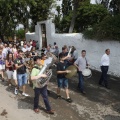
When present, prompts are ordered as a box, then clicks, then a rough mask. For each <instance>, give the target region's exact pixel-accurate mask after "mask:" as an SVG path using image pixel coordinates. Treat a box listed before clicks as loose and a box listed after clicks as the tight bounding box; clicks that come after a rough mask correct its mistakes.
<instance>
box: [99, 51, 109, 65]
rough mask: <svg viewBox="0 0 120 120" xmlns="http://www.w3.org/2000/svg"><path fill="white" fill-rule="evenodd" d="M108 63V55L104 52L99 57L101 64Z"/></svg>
mask: <svg viewBox="0 0 120 120" xmlns="http://www.w3.org/2000/svg"><path fill="white" fill-rule="evenodd" d="M109 65H110V59H109V55H107V54H106V53H105V54H104V55H103V56H102V58H101V66H109Z"/></svg>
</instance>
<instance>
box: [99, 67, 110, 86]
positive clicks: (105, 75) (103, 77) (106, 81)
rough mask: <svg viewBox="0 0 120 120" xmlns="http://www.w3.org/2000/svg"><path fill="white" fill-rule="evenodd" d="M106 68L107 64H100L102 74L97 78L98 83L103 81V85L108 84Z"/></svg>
mask: <svg viewBox="0 0 120 120" xmlns="http://www.w3.org/2000/svg"><path fill="white" fill-rule="evenodd" d="M108 68H109V67H108V66H101V71H102V74H101V77H100V80H99V84H102V83H104V85H105V87H107V86H108V80H107V72H108Z"/></svg>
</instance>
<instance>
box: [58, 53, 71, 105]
mask: <svg viewBox="0 0 120 120" xmlns="http://www.w3.org/2000/svg"><path fill="white" fill-rule="evenodd" d="M59 57H60V62H59V63H58V64H57V83H58V88H57V98H61V95H60V89H61V88H62V87H63V88H65V92H66V96H67V99H66V101H67V102H69V103H71V102H72V100H71V98H70V96H69V89H68V79H67V78H66V77H65V74H66V73H70V72H71V71H70V70H66V63H65V62H64V60H63V59H64V58H65V56H64V55H63V54H60V55H59Z"/></svg>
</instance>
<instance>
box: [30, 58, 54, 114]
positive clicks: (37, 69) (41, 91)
mask: <svg viewBox="0 0 120 120" xmlns="http://www.w3.org/2000/svg"><path fill="white" fill-rule="evenodd" d="M34 62H35V66H34V67H33V69H32V72H31V80H32V81H33V88H34V93H35V97H34V111H35V112H36V113H38V112H39V106H38V104H39V95H40V94H41V95H42V97H43V100H44V103H45V106H46V112H47V113H49V114H54V111H53V110H52V109H51V106H50V103H49V100H48V94H47V85H46V86H44V87H43V88H39V85H38V84H37V81H36V80H37V79H40V78H41V77H42V78H46V77H47V76H46V75H45V74H41V75H39V73H40V71H41V69H42V67H43V66H42V64H41V62H40V57H39V56H35V57H34Z"/></svg>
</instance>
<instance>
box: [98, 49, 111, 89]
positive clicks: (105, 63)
mask: <svg viewBox="0 0 120 120" xmlns="http://www.w3.org/2000/svg"><path fill="white" fill-rule="evenodd" d="M109 55H110V49H106V50H105V54H104V55H103V56H102V58H101V71H102V74H101V77H100V80H99V85H101V86H105V87H106V88H107V89H109V87H108V80H107V72H108V69H109V65H110V59H109Z"/></svg>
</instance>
